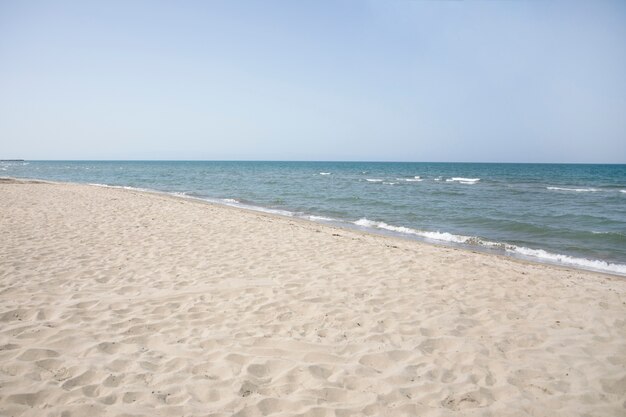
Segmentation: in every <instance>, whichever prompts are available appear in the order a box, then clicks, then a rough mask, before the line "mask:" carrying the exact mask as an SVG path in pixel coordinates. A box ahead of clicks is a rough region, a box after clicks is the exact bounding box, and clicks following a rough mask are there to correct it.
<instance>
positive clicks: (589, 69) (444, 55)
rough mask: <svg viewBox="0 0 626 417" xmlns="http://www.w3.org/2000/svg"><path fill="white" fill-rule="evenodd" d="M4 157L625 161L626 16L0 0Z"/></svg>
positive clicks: (321, 4) (436, 6)
mask: <svg viewBox="0 0 626 417" xmlns="http://www.w3.org/2000/svg"><path fill="white" fill-rule="evenodd" d="M0 158H25V159H236V160H238V159H256V160H370V161H371V160H380V161H394V160H395V161H470V162H478V161H484V162H592V163H596V162H597V163H603V162H606V163H626V2H623V1H615V2H611V1H584V2H577V1H526V2H525V1H466V2H462V1H337V2H331V1H302V2H300V1H296V2H288V1H258V2H248V1H228V2H227V1H206V2H205V1H185V2H173V1H171V2H165V1H141V0H137V1H102V2H90V1H87V2H84V1H54V2H53V1H28V2H23V1H8V0H0Z"/></svg>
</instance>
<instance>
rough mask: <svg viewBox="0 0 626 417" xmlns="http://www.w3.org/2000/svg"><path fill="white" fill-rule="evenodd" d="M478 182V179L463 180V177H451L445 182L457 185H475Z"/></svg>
mask: <svg viewBox="0 0 626 417" xmlns="http://www.w3.org/2000/svg"><path fill="white" fill-rule="evenodd" d="M478 181H480V178H463V177H452V178H448V179H446V182H458V183H459V184H468V185H471V184H476V183H477V182H478Z"/></svg>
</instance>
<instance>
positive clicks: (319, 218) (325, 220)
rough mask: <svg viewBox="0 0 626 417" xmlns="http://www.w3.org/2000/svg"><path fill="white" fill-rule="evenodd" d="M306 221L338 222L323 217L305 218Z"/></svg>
mask: <svg viewBox="0 0 626 417" xmlns="http://www.w3.org/2000/svg"><path fill="white" fill-rule="evenodd" d="M306 218H307V219H309V220H311V221H314V222H320V221H321V222H336V221H338V220H337V219H332V218H330V217H324V216H313V215H311V216H306Z"/></svg>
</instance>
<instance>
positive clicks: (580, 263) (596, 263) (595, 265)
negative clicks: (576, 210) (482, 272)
mask: <svg viewBox="0 0 626 417" xmlns="http://www.w3.org/2000/svg"><path fill="white" fill-rule="evenodd" d="M506 250H507V251H508V252H513V253H517V254H520V255H523V256H527V257H532V258H537V259H541V260H543V261H550V262H553V263H558V264H563V265H569V266H573V267H578V268H585V269H593V270H597V271H603V272H612V273H617V274H621V275H626V264H614V263H609V262H606V261H600V260H597V259H587V258H575V257H573V256H568V255H561V254H558V253H551V252H546V251H545V250H543V249H530V248H525V247H523V246H513V245H511V246H510V247H507V248H506Z"/></svg>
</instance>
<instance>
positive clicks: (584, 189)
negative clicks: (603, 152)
mask: <svg viewBox="0 0 626 417" xmlns="http://www.w3.org/2000/svg"><path fill="white" fill-rule="evenodd" d="M546 189H548V190H552V191H574V192H577V193H593V192H596V191H600V190H598V189H597V188H563V187H546Z"/></svg>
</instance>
